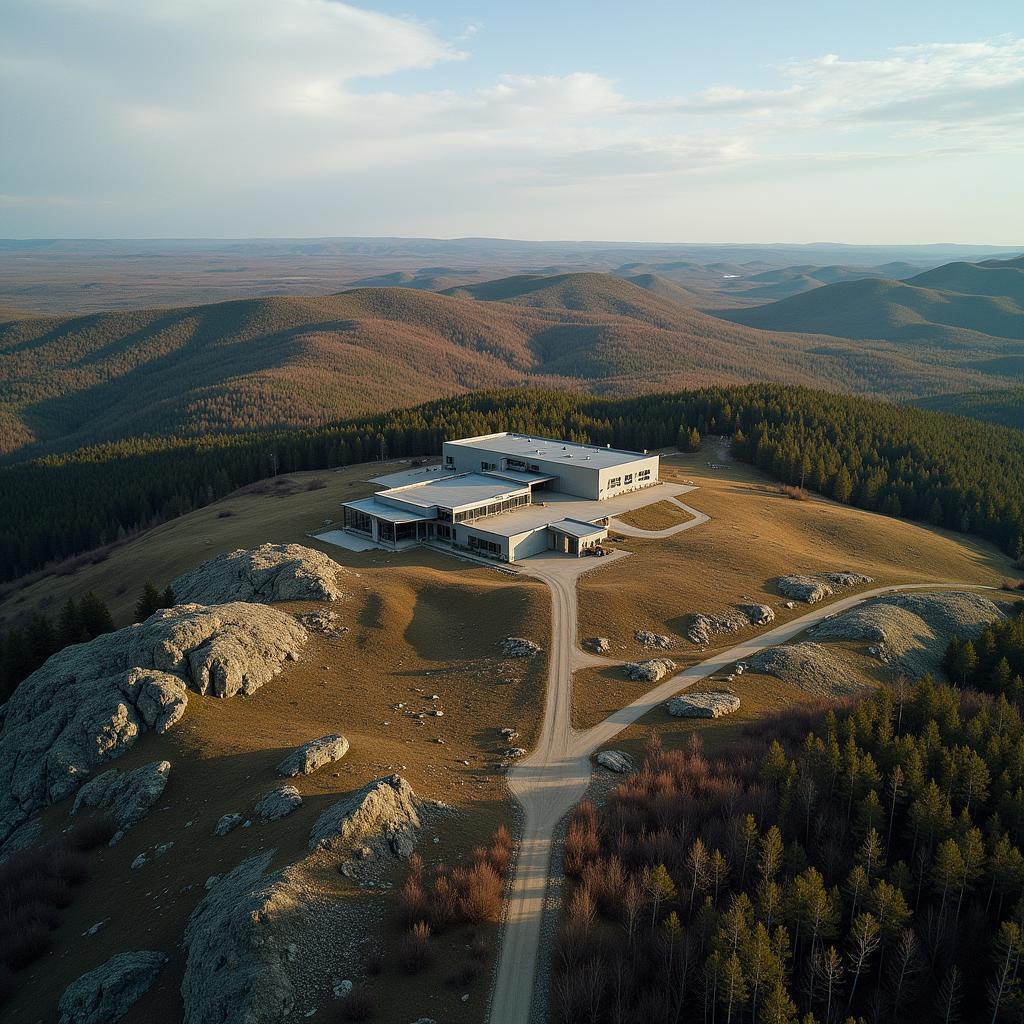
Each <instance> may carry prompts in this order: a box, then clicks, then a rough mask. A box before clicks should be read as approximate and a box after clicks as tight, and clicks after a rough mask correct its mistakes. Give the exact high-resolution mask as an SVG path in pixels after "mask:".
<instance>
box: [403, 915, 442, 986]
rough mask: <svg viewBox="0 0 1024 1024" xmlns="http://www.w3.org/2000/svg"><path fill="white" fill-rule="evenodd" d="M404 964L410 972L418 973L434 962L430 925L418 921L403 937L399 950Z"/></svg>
mask: <svg viewBox="0 0 1024 1024" xmlns="http://www.w3.org/2000/svg"><path fill="white" fill-rule="evenodd" d="M399 959H400V960H401V962H402V966H403V967H404V968H405V970H406V971H408V972H409V974H418V973H419V972H420V971H422V970H423V969H424V968H425V967H429V966H430V965H431V964H432V963H433V962H434V951H433V949H431V947H430V925H429V924H427V922H426V921H417V922H416V923H415V924H414V925H413V926H412V927H411V928H410V929H409V931H408V932H407V933H406V935H405V937H404V938H403V939H402V947H401V949H400V951H399Z"/></svg>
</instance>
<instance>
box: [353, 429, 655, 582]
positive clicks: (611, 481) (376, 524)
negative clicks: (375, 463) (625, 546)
mask: <svg viewBox="0 0 1024 1024" xmlns="http://www.w3.org/2000/svg"><path fill="white" fill-rule="evenodd" d="M658 467H659V458H658V456H657V455H649V454H648V453H647V452H627V451H620V450H617V449H614V448H601V447H597V446H595V445H585V444H575V443H573V442H571V441H556V440H552V439H551V438H543V437H534V436H531V435H526V434H511V433H501V434H486V435H483V436H481V437H470V438H464V439H462V440H459V441H446V442H445V444H444V449H443V452H442V457H441V472H440V473H439V474H436V475H435V476H433V478H431V479H428V480H423V481H417V482H414V483H407V484H404V485H401V486H397V487H390V488H387V489H386V490H382V491H378V492H377V493H376V494H374V495H372V496H370V497H368V498H360V499H359V500H357V501H349V502H345V503H344V505H343V511H344V528H345V529H346V530H348V531H351V532H353V533H356V534H360V535H362V536H363V537H366V538H367V539H370V540H372V541H374V542H375V543H377V544H380V545H382V546H385V547H391V548H401V547H405V546H407V545H411V544H417V543H422V542H431V543H440V544H446V545H449V546H451V547H454V548H460V549H463V550H466V551H469V552H471V553H474V554H478V555H483V556H485V557H488V558H495V559H498V560H500V561H503V562H514V561H517V560H518V559H521V558H526V557H528V556H529V555H535V554H539V553H540V552H542V551H549V550H554V551H561V552H564V553H565V554H569V555H576V556H579V555H582V554H584V553H586V551H587V550H588V549H592V548H594V547H595V546H597V545H599V544H600V542H601V541H602V540H604V539H605V538H606V537H607V536H608V516H609V511H608V509H607V508H603V507H602V502H603V501H606V500H607V499H609V498H614V497H616V496H619V495H623V494H626V493H628V492H631V491H636V490H640V489H641V488H647V487H653V486H655V485H657V484H658V482H659V478H658Z"/></svg>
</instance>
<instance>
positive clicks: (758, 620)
mask: <svg viewBox="0 0 1024 1024" xmlns="http://www.w3.org/2000/svg"><path fill="white" fill-rule="evenodd" d="M737 608H738V609H739V610H740V612H742V613H743V614H744V615H746V617H747V618H748V619H750V621H751V623H752V624H753V625H755V626H767V625H768V623H769V622H774V621H775V612H774V611H773V610H772V609H771V607H770V606H768V605H766V604H741V605H737Z"/></svg>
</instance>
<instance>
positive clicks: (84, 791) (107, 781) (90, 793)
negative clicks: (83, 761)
mask: <svg viewBox="0 0 1024 1024" xmlns="http://www.w3.org/2000/svg"><path fill="white" fill-rule="evenodd" d="M170 773H171V762H170V761H154V762H153V763H152V764H144V765H143V766H142V767H141V768H136V769H135V771H131V772H119V771H118V770H117V769H116V768H111V769H110V771H106V772H103V773H102V774H101V775H97V776H96V778H95V779H91V780H90V781H89V782H87V783H86V784H85V785H84V786H83V787H82V788H81V789H80V790H79V791H78V796H77V797H75V805H74V807H72V808H71V813H72V814H77V813H78V811H79V809H80V808H81V807H83V806H85V807H102V808H103V809H104V810H106V811H109V812H110V815H111V816H112V817H113V819H114V820H115V821H116V822H117V827H118V828H119V829H120V830H121V831H122V832H127V831H128V829H130V828H131V827H132V825H135V824H137V823H138V822H140V821H141V820H142V819H143V818H144V817H145V816H146V814H147V813H148V811H149V809H150V808H151V807H152V806H153V804H155V803H156V802H157V800H159V799H160V795H161V794H162V793H163V791H164V786H166V785H167V776H168V775H170Z"/></svg>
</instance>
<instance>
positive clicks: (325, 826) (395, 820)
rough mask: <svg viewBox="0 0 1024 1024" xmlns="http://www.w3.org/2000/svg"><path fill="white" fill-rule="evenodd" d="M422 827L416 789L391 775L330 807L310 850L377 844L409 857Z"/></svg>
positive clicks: (318, 822)
mask: <svg viewBox="0 0 1024 1024" xmlns="http://www.w3.org/2000/svg"><path fill="white" fill-rule="evenodd" d="M421 825H422V821H421V820H420V815H419V801H418V800H417V799H416V794H415V793H414V792H413V789H412V786H410V785H409V783H408V782H406V781H405V779H403V778H402V777H401V776H400V775H388V776H385V777H384V778H380V779H375V780H374V781H373V782H371V783H369V784H367V785H366V786H363V788H362V789H359V790H356V792H355V793H352V794H351V795H350V796H347V797H345V799H344V800H339V801H338V803H336V804H333V805H332V806H331V807H328V808H327V810H326V811H324V812H323V813H322V814H321V815H320V817H319V818H317V820H316V824H315V825H314V826H313V830H312V831H311V832H310V834H309V848H310V850H330V851H343V852H344V851H349V850H352V849H354V848H356V847H361V846H365V845H374V844H376V845H377V846H378V847H386V848H387V849H388V850H389V851H390V852H391V853H392V854H394V855H395V856H396V857H408V856H409V854H411V853H412V851H413V850H414V849H415V845H416V836H417V832H418V830H419V828H420V827H421Z"/></svg>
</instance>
